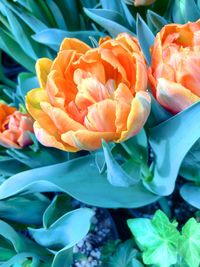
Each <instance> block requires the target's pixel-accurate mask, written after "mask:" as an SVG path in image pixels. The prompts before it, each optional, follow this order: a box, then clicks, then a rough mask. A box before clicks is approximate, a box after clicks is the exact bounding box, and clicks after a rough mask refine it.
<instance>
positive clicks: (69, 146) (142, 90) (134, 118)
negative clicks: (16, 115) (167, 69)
mask: <svg viewBox="0 0 200 267" xmlns="http://www.w3.org/2000/svg"><path fill="white" fill-rule="evenodd" d="M36 71H37V76H38V79H39V82H40V86H41V88H37V89H33V90H31V91H30V92H29V93H28V94H27V96H26V105H27V109H28V111H29V112H30V114H31V115H32V117H33V118H34V119H35V123H34V130H35V134H36V137H37V139H38V140H39V141H40V142H41V143H42V144H43V145H45V146H50V147H56V148H59V149H62V150H66V151H71V152H74V151H78V150H82V149H83V150H95V149H98V148H99V147H101V142H102V139H104V140H105V141H114V142H122V141H123V140H126V139H128V138H130V137H131V136H133V135H135V134H137V133H138V132H139V131H140V130H141V128H142V127H143V125H144V123H145V122H146V119H147V117H148V115H149V112H150V97H149V95H148V93H147V92H146V88H147V71H146V64H145V60H144V57H143V55H142V52H141V50H140V47H139V45H138V42H137V40H136V39H135V38H133V37H131V36H130V35H128V34H120V35H119V36H118V37H117V38H116V39H114V40H113V39H111V38H109V37H106V38H103V39H100V42H99V47H97V48H90V47H89V46H88V45H87V44H85V43H83V42H81V41H80V40H78V39H70V38H66V39H64V41H63V42H62V44H61V47H60V51H59V53H58V55H57V57H56V58H55V60H54V61H51V60H49V59H47V58H42V59H39V60H38V62H37V64H36Z"/></svg>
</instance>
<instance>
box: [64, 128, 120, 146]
mask: <svg viewBox="0 0 200 267" xmlns="http://www.w3.org/2000/svg"><path fill="white" fill-rule="evenodd" d="M117 137H118V136H117V134H116V133H115V132H112V133H111V132H92V131H88V130H79V131H76V132H73V131H69V132H67V133H65V134H62V136H61V138H62V140H63V141H64V142H65V143H67V144H69V145H71V146H73V147H76V148H77V149H80V150H81V149H83V150H96V149H98V148H100V147H101V143H102V139H104V140H105V141H106V142H109V141H113V140H115V139H116V138H117Z"/></svg>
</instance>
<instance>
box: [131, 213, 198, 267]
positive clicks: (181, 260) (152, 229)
mask: <svg viewBox="0 0 200 267" xmlns="http://www.w3.org/2000/svg"><path fill="white" fill-rule="evenodd" d="M127 223H128V226H129V228H130V230H131V232H132V234H133V236H134V238H135V241H136V242H137V244H138V247H139V248H140V250H141V251H142V259H143V262H144V263H145V264H147V265H149V264H153V266H155V267H169V266H177V267H178V266H180V267H182V266H188V267H198V266H199V264H200V223H198V222H197V221H196V220H195V219H194V218H191V219H189V220H188V221H187V222H186V224H185V225H184V226H183V227H182V230H181V231H180V232H179V231H178V230H177V226H178V223H177V222H176V221H173V222H170V221H169V219H168V218H167V216H166V215H165V214H164V213H163V212H162V211H160V210H158V211H157V212H156V213H155V215H154V217H153V218H152V219H151V220H150V219H142V218H139V219H129V220H128V222H127Z"/></svg>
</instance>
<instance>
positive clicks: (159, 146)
mask: <svg viewBox="0 0 200 267" xmlns="http://www.w3.org/2000/svg"><path fill="white" fill-rule="evenodd" d="M199 116H200V102H198V103H195V104H194V105H192V106H191V107H189V108H188V109H186V110H184V111H183V112H180V113H179V114H177V115H176V116H173V117H172V118H170V119H169V120H167V121H165V122H163V123H161V124H159V125H158V126H156V127H154V128H152V129H150V130H149V142H150V145H151V147H152V149H153V152H154V154H155V168H154V178H153V181H152V182H150V183H146V184H145V185H146V186H147V188H149V189H150V190H152V192H154V193H157V194H159V195H161V196H165V195H169V194H171V193H172V192H173V190H174V187H175V182H176V178H177V176H178V172H179V168H180V166H181V163H182V161H183V159H184V157H185V155H186V154H187V153H188V151H189V150H190V149H191V147H192V146H193V145H194V143H195V142H196V141H197V140H198V139H199V137H200V122H199V121H198V120H197V119H196V118H198V117H199ZM188 129H189V131H188Z"/></svg>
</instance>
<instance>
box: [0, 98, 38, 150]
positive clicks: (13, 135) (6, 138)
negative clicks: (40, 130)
mask: <svg viewBox="0 0 200 267" xmlns="http://www.w3.org/2000/svg"><path fill="white" fill-rule="evenodd" d="M28 132H33V120H32V119H31V118H30V116H29V115H28V114H22V113H20V112H19V111H17V110H16V108H13V107H9V106H7V105H6V104H3V103H0V145H2V146H5V147H9V148H23V147H25V146H28V145H30V144H32V140H31V138H30V136H29V133H28Z"/></svg>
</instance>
